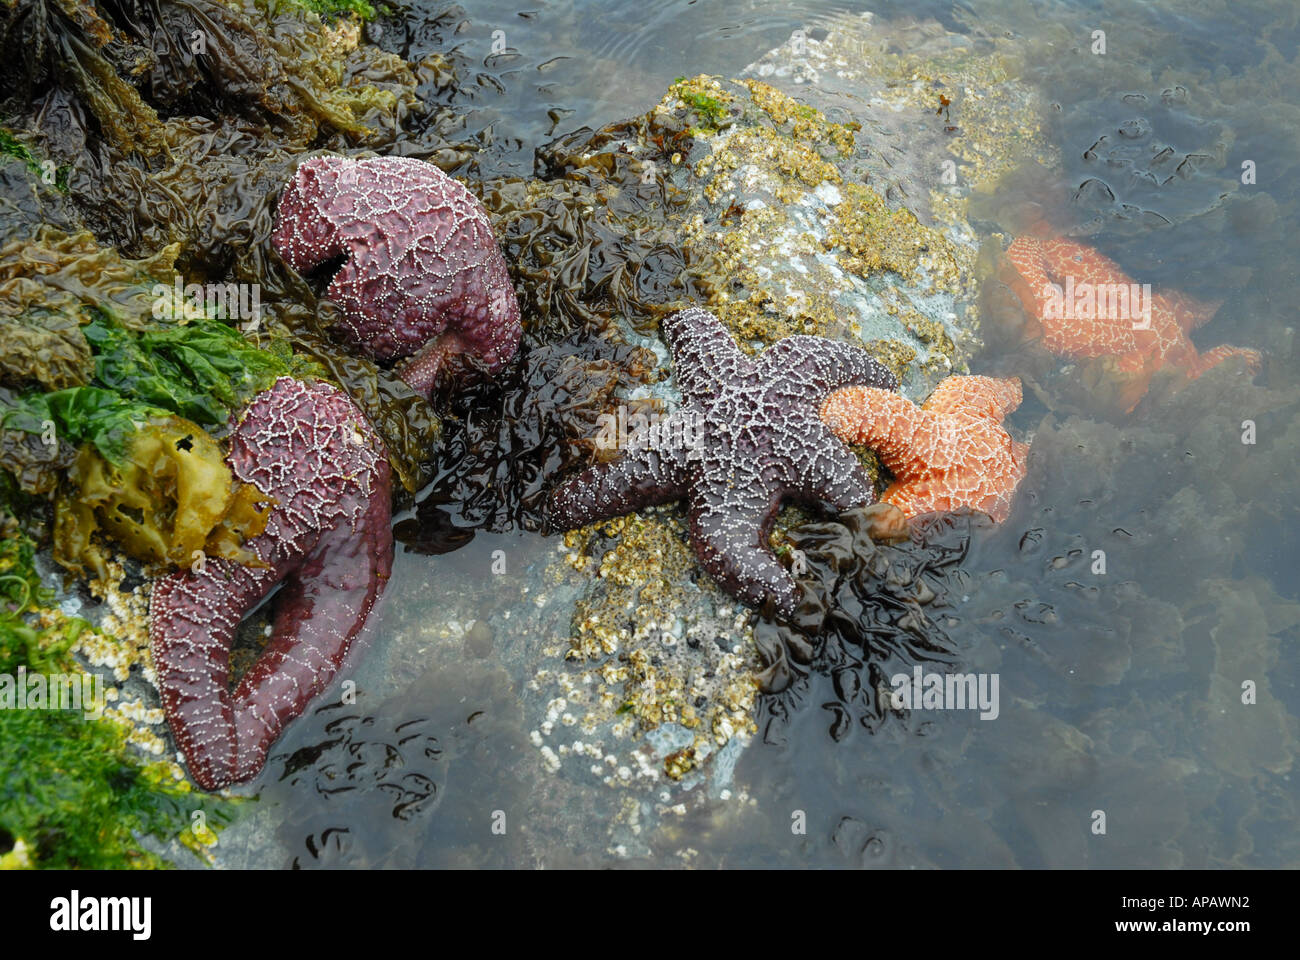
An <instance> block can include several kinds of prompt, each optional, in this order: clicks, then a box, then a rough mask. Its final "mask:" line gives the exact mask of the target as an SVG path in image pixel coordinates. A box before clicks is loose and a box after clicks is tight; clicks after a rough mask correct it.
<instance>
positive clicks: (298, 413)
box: [149, 377, 393, 790]
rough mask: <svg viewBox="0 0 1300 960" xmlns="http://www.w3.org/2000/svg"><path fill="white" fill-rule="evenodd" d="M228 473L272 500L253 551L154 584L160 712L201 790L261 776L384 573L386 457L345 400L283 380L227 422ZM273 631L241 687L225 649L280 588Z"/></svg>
mask: <svg viewBox="0 0 1300 960" xmlns="http://www.w3.org/2000/svg"><path fill="white" fill-rule="evenodd" d="M231 426H232V436H231V441H230V452H229V454H228V455H227V457H226V460H227V462H228V463H229V464H230V468H231V470H232V471H233V473H234V474H235V476H236V477H238V478H239V479H240V480H241V481H243V482H245V483H251V484H253V485H254V486H256V487H258V488H259V489H260V490H261V491H262V492H263V493H265V494H268V495H270V496H271V497H273V498H274V499H275V501H276V505H275V506H274V507H273V508H271V513H270V515H269V516H268V518H267V523H266V529H265V531H264V532H263V533H262V534H261V535H259V536H257V537H255V538H253V539H251V540H249V541H248V543H247V547H248V549H250V550H251V551H252V552H253V553H255V554H256V555H257V557H258V558H259V559H260V560H261V562H262V563H263V564H264V566H260V567H258V566H243V565H241V564H238V563H234V562H231V561H229V560H224V559H220V558H213V559H208V560H206V562H204V563H203V564H201V565H198V566H197V567H195V568H191V570H189V571H187V572H185V573H174V574H171V575H169V576H167V577H164V578H162V579H161V580H159V581H158V582H157V583H155V584H154V587H153V593H152V595H151V597H150V625H149V639H150V648H151V650H152V653H153V662H154V669H155V670H156V672H157V675H158V685H159V689H160V690H161V692H162V702H163V709H164V711H165V712H166V714H167V721H168V724H169V725H170V727H171V730H172V733H173V735H174V736H175V737H176V742H177V744H178V745H179V746H180V748H181V752H182V753H183V754H184V755H185V760H186V763H187V764H188V766H189V769H190V774H191V775H192V776H193V777H194V780H195V782H196V783H198V784H199V785H200V786H202V787H203V788H204V789H207V790H215V789H218V788H220V787H223V786H226V785H227V784H230V783H233V782H235V781H239V780H247V779H249V778H250V777H253V776H256V775H257V773H258V772H259V771H260V770H261V769H262V765H263V764H264V763H265V762H266V754H267V750H269V749H270V746H271V744H272V743H273V742H274V741H275V740H276V738H278V737H279V736H280V732H281V730H282V729H283V728H284V725H285V724H286V723H288V722H289V721H290V720H292V719H293V718H295V717H297V716H298V715H299V714H301V713H302V711H303V710H304V709H305V708H306V706H307V704H308V703H309V702H310V701H311V700H312V698H314V697H315V696H316V695H317V694H319V693H321V692H322V691H323V690H324V689H325V688H326V687H327V686H328V685H329V683H330V681H331V680H333V678H334V675H335V673H336V672H337V671H338V670H339V668H340V667H341V666H342V664H343V662H344V660H345V658H346V657H347V655H348V652H349V650H350V649H351V647H352V644H353V641H354V640H355V639H356V637H357V635H358V634H359V633H360V631H361V628H362V627H363V626H364V625H365V622H366V619H367V617H368V616H369V614H370V610H371V608H372V606H373V605H374V603H375V600H376V599H377V598H378V596H379V594H380V593H381V592H382V590H383V587H384V585H385V584H386V583H387V581H388V576H389V572H390V570H391V569H392V559H393V535H392V529H391V524H390V519H391V510H392V504H391V500H390V497H391V483H390V475H389V465H388V459H387V454H386V453H385V451H384V446H383V443H382V441H380V440H379V438H378V437H376V436H375V434H374V432H373V431H372V430H371V428H370V425H369V424H368V423H367V422H366V419H365V417H364V416H363V415H362V414H361V412H360V411H359V410H358V409H357V408H356V407H355V406H354V405H353V403H352V401H351V400H350V399H349V398H348V396H347V395H346V394H344V393H343V392H342V391H340V390H338V389H336V388H335V387H332V386H330V385H328V384H325V383H314V384H310V385H308V384H303V383H300V382H299V381H297V380H293V379H290V378H288V377H284V378H281V379H280V380H277V381H276V383H275V384H274V386H272V387H271V389H269V390H267V391H265V392H263V393H261V394H258V396H256V397H255V398H254V399H253V401H252V403H250V404H249V405H248V407H247V409H245V410H244V412H243V413H242V414H241V415H240V416H239V417H238V418H237V420H236V421H234V422H232V425H231ZM281 583H283V586H282V587H281V589H280V592H279V594H278V595H277V596H276V598H275V603H276V614H275V620H274V627H273V633H272V636H271V640H270V642H269V644H268V645H267V647H266V649H265V650H264V651H263V652H262V655H261V657H260V658H259V659H258V660H257V662H256V663H255V664H254V665H253V666H252V667H251V668H250V669H249V670H248V672H247V673H246V674H245V675H244V677H243V679H242V680H241V681H240V683H239V685H238V686H237V687H236V688H235V691H234V692H233V693H231V692H230V691H229V689H228V682H229V677H230V648H231V644H232V643H233V641H234V639H235V631H236V628H238V626H239V624H240V621H241V620H243V618H244V616H245V615H246V614H247V613H248V612H249V611H250V610H252V609H253V608H254V607H255V606H257V605H258V604H259V603H260V602H261V601H262V600H263V599H264V598H265V597H266V596H267V594H268V593H270V591H271V589H272V588H273V587H275V586H276V585H277V584H281Z"/></svg>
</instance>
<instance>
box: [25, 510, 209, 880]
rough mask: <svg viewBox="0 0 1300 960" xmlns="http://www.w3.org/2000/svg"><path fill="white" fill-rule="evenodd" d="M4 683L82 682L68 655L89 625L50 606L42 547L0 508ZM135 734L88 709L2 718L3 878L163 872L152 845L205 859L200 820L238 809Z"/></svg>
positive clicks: (32, 711) (27, 712)
mask: <svg viewBox="0 0 1300 960" xmlns="http://www.w3.org/2000/svg"><path fill="white" fill-rule="evenodd" d="M0 528H3V532H4V538H3V540H2V541H0V674H7V675H9V676H10V677H15V676H16V675H17V674H18V671H19V669H20V668H23V669H25V670H26V671H28V672H29V673H32V672H40V673H47V674H48V673H64V674H74V675H75V674H79V673H80V668H79V667H78V666H77V664H76V662H75V660H74V659H73V658H72V654H71V652H70V650H71V648H72V646H73V645H74V644H75V643H76V641H77V638H78V636H79V635H80V634H81V633H82V632H83V631H85V630H89V629H94V628H93V627H91V626H90V624H88V623H87V622H86V621H84V620H81V619H78V618H71V617H63V616H62V615H60V614H59V613H58V612H57V611H53V610H49V609H46V607H45V605H46V604H48V603H49V602H50V600H51V594H50V592H49V591H47V590H45V589H43V588H42V587H41V580H40V575H39V573H38V572H37V571H36V568H35V562H34V561H35V543H34V541H33V540H32V539H31V538H30V537H29V536H28V535H27V534H26V533H25V532H24V531H22V530H21V529H19V528H18V524H17V522H16V521H15V520H14V519H13V517H12V516H10V515H9V514H8V512H7V511H0ZM128 735H129V727H128V726H127V725H126V724H124V723H121V722H118V721H114V720H112V719H108V718H105V717H103V716H101V715H94V714H89V713H86V712H84V711H69V710H36V709H21V710H20V709H0V869H3V868H6V867H44V868H52V869H69V868H80V869H120V868H146V867H148V868H158V867H166V866H168V865H169V864H168V863H167V861H166V860H164V859H162V858H161V857H159V856H158V855H157V854H155V853H153V852H151V851H149V850H147V849H145V847H144V846H143V844H142V843H141V839H140V838H141V837H142V836H146V835H147V836H152V837H154V838H156V839H157V840H159V841H166V840H168V839H170V838H176V839H178V840H180V842H182V843H183V844H185V845H186V846H187V847H190V848H192V849H195V850H196V852H198V848H199V845H200V844H201V843H202V841H201V840H197V839H196V838H197V836H198V835H197V833H196V832H195V830H194V828H193V827H192V823H193V813H194V811H196V810H202V811H203V814H204V816H203V818H202V819H203V822H204V823H205V824H211V825H215V826H216V827H218V828H220V826H221V825H223V824H224V823H226V822H228V821H229V819H230V813H231V809H232V808H231V804H230V802H229V801H225V800H220V799H214V798H211V797H201V796H199V795H198V794H193V793H191V791H190V788H189V785H188V783H186V782H185V781H183V780H176V779H174V778H173V776H172V774H171V771H170V768H169V766H168V765H167V764H165V763H160V762H157V761H153V762H149V761H144V760H141V759H138V758H137V757H136V756H135V755H134V754H132V753H131V752H130V747H129V746H128V743H127V738H128Z"/></svg>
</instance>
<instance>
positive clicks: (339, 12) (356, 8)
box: [294, 0, 388, 21]
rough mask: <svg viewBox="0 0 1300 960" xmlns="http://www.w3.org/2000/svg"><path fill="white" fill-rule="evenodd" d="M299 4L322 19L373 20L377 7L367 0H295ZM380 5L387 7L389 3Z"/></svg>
mask: <svg viewBox="0 0 1300 960" xmlns="http://www.w3.org/2000/svg"><path fill="white" fill-rule="evenodd" d="M294 3H296V4H297V5H298V6H300V7H303V8H305V9H307V10H310V11H311V12H312V13H315V14H317V15H319V16H320V17H321V18H322V19H326V18H330V17H343V16H349V15H351V16H354V17H356V18H357V19H358V20H362V21H365V20H373V19H374V17H375V8H374V7H373V6H371V5H370V4H369V3H367V2H366V0H294ZM380 6H382V7H385V8H387V7H388V5H387V4H381V5H380Z"/></svg>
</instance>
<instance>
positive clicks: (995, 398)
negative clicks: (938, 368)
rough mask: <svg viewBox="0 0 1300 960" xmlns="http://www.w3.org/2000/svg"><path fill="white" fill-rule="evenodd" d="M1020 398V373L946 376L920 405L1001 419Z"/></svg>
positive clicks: (1014, 407) (1021, 395)
mask: <svg viewBox="0 0 1300 960" xmlns="http://www.w3.org/2000/svg"><path fill="white" fill-rule="evenodd" d="M1022 399H1023V394H1022V392H1021V389H1020V378H1019V377H1011V378H1009V379H1006V380H1000V379H998V378H996V377H948V378H947V379H945V380H943V381H941V382H940V383H939V385H938V386H937V387H935V388H934V392H933V393H931V394H930V398H929V399H928V400H926V401H925V403H923V404H922V405H921V406H922V409H924V410H931V411H933V412H935V413H966V414H970V415H974V416H979V417H983V418H985V419H986V420H991V421H992V422H994V423H1001V422H1002V420H1003V419H1004V418H1005V417H1006V415H1007V414H1009V413H1010V412H1011V411H1012V410H1014V409H1016V407H1018V406H1020V401H1021V400H1022Z"/></svg>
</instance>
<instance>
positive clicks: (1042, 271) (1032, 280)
mask: <svg viewBox="0 0 1300 960" xmlns="http://www.w3.org/2000/svg"><path fill="white" fill-rule="evenodd" d="M1006 259H1007V262H1008V263H1010V264H1011V265H1012V266H1013V267H1014V268H1015V272H1016V274H1017V276H1016V277H1015V278H1014V280H1013V283H1012V287H1013V288H1014V289H1015V292H1016V294H1017V296H1019V297H1020V301H1021V303H1022V304H1024V308H1025V312H1026V313H1028V314H1030V315H1031V316H1032V317H1034V319H1036V320H1042V319H1043V312H1044V304H1045V303H1046V302H1047V300H1048V298H1049V288H1050V287H1052V286H1053V284H1052V278H1051V276H1050V274H1048V272H1047V270H1048V264H1047V256H1046V254H1044V252H1043V244H1042V242H1041V241H1039V240H1038V239H1036V238H1034V237H1016V239H1015V240H1013V241H1011V246H1009V247H1007V252H1006Z"/></svg>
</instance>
